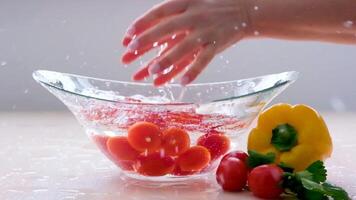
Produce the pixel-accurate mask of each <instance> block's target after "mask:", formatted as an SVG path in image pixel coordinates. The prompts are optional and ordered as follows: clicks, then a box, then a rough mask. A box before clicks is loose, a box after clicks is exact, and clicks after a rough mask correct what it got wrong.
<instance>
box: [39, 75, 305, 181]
mask: <svg viewBox="0 0 356 200" xmlns="http://www.w3.org/2000/svg"><path fill="white" fill-rule="evenodd" d="M33 77H34V79H35V80H36V81H37V82H39V83H40V84H41V85H42V86H43V87H45V88H46V89H48V90H49V91H50V92H51V93H52V94H54V95H55V96H56V97H58V98H59V99H60V100H61V101H62V102H63V103H64V104H65V105H66V106H67V107H68V108H69V109H70V110H71V112H72V113H73V114H74V115H75V117H76V118H77V119H78V121H79V123H80V124H81V125H82V126H83V127H84V129H85V131H86V133H87V135H88V136H89V137H90V138H91V139H92V140H93V142H95V143H96V145H97V146H98V148H99V149H100V150H101V151H102V152H103V153H104V154H105V155H106V156H107V157H108V158H109V159H110V160H111V161H112V162H114V163H115V164H116V165H117V166H118V167H119V168H120V169H121V170H122V172H123V173H124V174H125V175H127V176H129V177H132V178H134V179H139V180H145V181H154V182H162V181H163V182H175V181H184V180H187V179H192V178H199V177H202V176H206V175H207V174H209V173H212V172H214V171H215V169H216V167H217V165H218V163H219V159H221V157H222V156H223V155H224V154H225V153H227V152H228V151H229V150H232V149H236V148H237V146H238V142H239V140H238V138H239V136H240V135H241V134H243V133H244V132H246V130H247V128H248V127H249V126H250V124H251V123H252V121H253V120H254V119H255V118H256V117H257V115H258V114H259V113H260V112H261V111H262V109H263V108H264V107H265V106H266V105H267V104H268V103H269V102H270V101H271V100H272V99H273V98H274V97H276V96H277V95H278V94H280V92H282V91H283V90H284V89H285V88H286V87H288V86H289V85H290V84H291V83H293V82H294V81H295V80H296V79H297V77H298V73H297V72H284V73H280V74H272V75H266V76H261V77H256V78H250V79H243V80H236V81H227V82H216V83H203V84H192V85H189V86H187V87H181V86H180V85H176V84H171V85H167V86H165V87H161V88H155V87H153V86H152V85H151V84H146V83H132V82H122V81H112V80H104V79H97V78H91V77H85V76H78V75H73V74H65V73H59V72H53V71H43V70H39V71H35V72H34V73H33ZM143 122H148V123H143ZM138 124H141V125H142V124H144V125H147V124H149V125H151V126H148V127H156V129H155V131H153V132H154V133H152V130H151V129H145V127H146V128H147V126H142V127H143V128H141V129H137V130H140V131H141V132H137V131H136V132H135V133H134V134H135V137H136V138H135V137H134V136H133V135H134V134H131V133H130V134H128V130H129V129H130V128H131V130H133V129H134V128H132V127H133V125H135V126H138ZM170 128H175V130H176V132H177V130H180V132H185V133H186V134H187V135H188V136H189V138H188V143H187V141H186V140H185V142H182V137H181V136H182V134H180V135H179V134H172V135H173V136H172V137H168V139H167V136H166V135H167V130H168V129H170ZM148 130H151V131H148ZM131 132H132V131H131ZM173 132H174V131H173ZM178 132H179V131H178ZM146 133H147V134H148V135H147V134H146ZM140 134H142V137H141V135H140ZM150 134H153V135H150ZM186 134H185V135H186ZM183 135H184V134H183ZM151 136H152V137H151ZM143 143H144V144H143ZM153 143H155V144H157V145H156V146H155V148H151V147H147V148H146V149H144V150H143V149H142V148H137V144H143V145H150V144H153ZM167 144H168V147H167ZM115 145H116V146H115ZM169 145H170V146H169ZM198 145H199V146H200V147H196V146H198ZM201 146H202V147H203V148H201ZM167 148H168V149H169V148H171V149H172V148H173V149H175V153H172V152H171V153H169V151H168V150H167ZM197 149H198V150H197ZM167 152H168V153H167ZM207 152H208V153H207Z"/></svg>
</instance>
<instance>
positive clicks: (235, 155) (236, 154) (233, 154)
mask: <svg viewBox="0 0 356 200" xmlns="http://www.w3.org/2000/svg"><path fill="white" fill-rule="evenodd" d="M227 158H238V159H240V160H242V161H243V162H246V160H247V158H248V154H247V153H245V152H243V151H231V152H230V153H228V154H226V155H225V156H224V157H223V158H222V160H224V159H227Z"/></svg>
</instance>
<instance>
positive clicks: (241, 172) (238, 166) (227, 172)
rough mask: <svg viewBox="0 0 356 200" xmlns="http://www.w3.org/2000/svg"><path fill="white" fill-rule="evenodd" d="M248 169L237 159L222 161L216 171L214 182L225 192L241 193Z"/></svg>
mask: <svg viewBox="0 0 356 200" xmlns="http://www.w3.org/2000/svg"><path fill="white" fill-rule="evenodd" d="M247 173H248V169H247V166H246V164H245V162H244V161H242V160H240V159H238V158H233V157H230V158H227V159H223V160H222V161H221V163H220V165H219V167H218V170H217V171H216V180H217V182H218V183H219V185H221V187H222V188H223V189H224V190H226V191H242V189H243V188H244V187H245V186H246V182H247Z"/></svg>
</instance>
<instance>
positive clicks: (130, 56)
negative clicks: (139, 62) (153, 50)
mask: <svg viewBox="0 0 356 200" xmlns="http://www.w3.org/2000/svg"><path fill="white" fill-rule="evenodd" d="M136 57H137V56H136V55H135V54H134V53H132V52H127V53H125V54H124V55H123V56H122V58H121V61H122V62H123V63H130V62H132V61H133V60H134V59H135V58H136Z"/></svg>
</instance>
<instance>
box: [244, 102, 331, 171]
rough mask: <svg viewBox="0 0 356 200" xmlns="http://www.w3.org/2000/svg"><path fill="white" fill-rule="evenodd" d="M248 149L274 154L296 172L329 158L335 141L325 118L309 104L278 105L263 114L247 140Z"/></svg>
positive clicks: (277, 159) (278, 161)
mask: <svg viewBox="0 0 356 200" xmlns="http://www.w3.org/2000/svg"><path fill="white" fill-rule="evenodd" d="M248 150H254V151H257V152H259V153H262V154H266V153H269V152H273V153H274V154H275V155H276V160H275V162H276V163H278V164H279V163H284V164H285V165H287V166H289V167H292V168H294V169H295V171H301V170H304V169H306V168H307V167H308V166H309V165H310V164H312V163H313V162H314V161H316V160H324V159H326V158H327V157H330V155H331V152H332V141H331V137H330V134H329V131H328V128H327V126H326V124H325V122H324V120H323V119H322V117H321V116H320V115H319V114H318V113H317V112H316V111H315V110H314V109H312V108H310V107H308V106H306V105H295V106H291V105H289V104H277V105H274V106H272V107H271V108H269V109H267V110H266V111H264V112H263V113H262V114H261V115H260V116H259V118H258V121H257V127H255V128H254V129H252V130H251V132H250V134H249V137H248Z"/></svg>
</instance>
